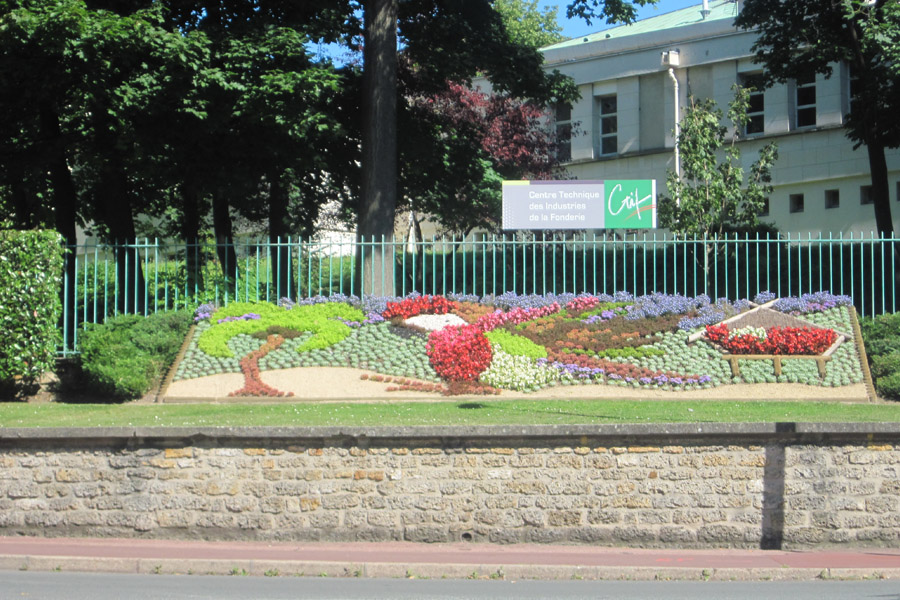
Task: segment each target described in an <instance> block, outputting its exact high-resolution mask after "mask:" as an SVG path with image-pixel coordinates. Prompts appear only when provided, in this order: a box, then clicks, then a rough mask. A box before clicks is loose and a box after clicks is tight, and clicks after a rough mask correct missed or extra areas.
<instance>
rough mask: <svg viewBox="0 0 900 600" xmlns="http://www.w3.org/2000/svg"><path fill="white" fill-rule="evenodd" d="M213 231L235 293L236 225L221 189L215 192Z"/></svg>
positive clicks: (236, 267)
mask: <svg viewBox="0 0 900 600" xmlns="http://www.w3.org/2000/svg"><path fill="white" fill-rule="evenodd" d="M213 233H214V235H215V236H216V254H217V255H218V257H219V264H220V265H221V267H222V276H223V277H224V278H225V285H226V286H227V289H228V290H229V291H230V292H232V293H234V285H235V281H236V280H237V277H236V275H237V270H238V264H237V253H236V252H235V250H234V227H233V224H232V222H231V215H230V214H229V213H228V197H227V196H226V195H225V194H224V193H223V192H222V191H221V190H216V191H215V192H214V193H213Z"/></svg>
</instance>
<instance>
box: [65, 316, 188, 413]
mask: <svg viewBox="0 0 900 600" xmlns="http://www.w3.org/2000/svg"><path fill="white" fill-rule="evenodd" d="M191 320H192V313H191V312H190V311H187V310H180V311H170V312H161V313H156V314H152V315H149V316H147V317H144V316H141V315H119V316H118V317H115V318H112V319H108V320H107V321H106V323H103V324H102V325H91V326H89V327H88V329H87V330H86V331H85V332H84V336H83V337H82V338H81V339H80V340H79V348H80V350H81V355H80V361H81V370H82V373H83V374H84V386H85V390H84V391H86V392H90V393H95V394H98V395H102V396H104V397H106V398H107V399H109V400H132V399H134V398H140V397H141V396H143V395H144V394H146V393H147V392H148V391H149V390H150V388H152V387H153V386H154V385H155V384H156V383H157V382H158V381H159V378H160V377H162V376H163V374H164V373H165V370H166V368H167V367H168V366H169V365H171V364H172V362H173V361H174V360H175V356H176V355H177V354H178V350H179V349H180V348H181V344H182V343H183V342H184V338H185V335H187V331H188V329H189V328H190V325H191Z"/></svg>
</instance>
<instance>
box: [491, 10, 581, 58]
mask: <svg viewBox="0 0 900 600" xmlns="http://www.w3.org/2000/svg"><path fill="white" fill-rule="evenodd" d="M494 10H495V11H497V12H498V13H500V16H501V17H502V18H503V24H504V26H505V27H506V31H507V33H508V34H509V38H510V40H512V41H513V42H514V43H516V44H518V45H520V46H528V47H531V48H542V47H543V46H549V45H550V44H555V43H556V42H560V41H562V40H564V39H565V37H564V36H563V35H562V27H561V26H560V25H559V23H557V21H556V8H555V7H547V8H545V9H544V10H543V12H541V10H540V9H539V8H538V3H537V0H494Z"/></svg>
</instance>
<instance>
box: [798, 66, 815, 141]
mask: <svg viewBox="0 0 900 600" xmlns="http://www.w3.org/2000/svg"><path fill="white" fill-rule="evenodd" d="M796 92H797V97H796V100H797V128H798V129H799V128H801V127H815V126H816V76H815V74H812V75H807V76H805V77H801V78H800V79H798V80H797V82H796Z"/></svg>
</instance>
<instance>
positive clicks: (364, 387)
mask: <svg viewBox="0 0 900 600" xmlns="http://www.w3.org/2000/svg"><path fill="white" fill-rule="evenodd" d="M364 374H367V375H371V374H372V372H371V371H366V370H362V369H350V368H342V367H302V368H292V369H282V370H276V371H265V372H263V374H262V379H263V381H264V382H265V383H267V384H268V385H271V386H273V387H276V388H278V389H280V390H283V391H285V392H293V393H294V396H293V397H290V398H255V399H252V398H229V397H228V394H229V393H230V392H232V391H233V390H235V389H237V388H239V387H240V386H241V384H242V383H243V378H242V377H241V375H240V374H236V373H227V374H220V375H210V376H207V377H200V378H197V379H187V380H182V381H176V382H173V383H172V384H170V385H169V387H168V389H167V390H166V392H165V394H164V396H163V397H162V401H163V402H167V403H179V402H223V403H225V402H247V401H259V402H309V401H314V402H379V403H384V402H410V401H429V402H441V401H446V400H448V399H449V400H453V401H456V402H465V401H478V402H491V401H492V400H508V399H517V398H532V399H535V400H539V399H552V398H573V399H574V398H581V399H584V398H595V399H597V400H603V399H625V400H628V399H633V400H647V401H656V400H734V401H745V400H753V401H778V400H788V401H795V400H796V401H815V402H829V401H833V402H868V398H867V396H866V389H865V386H864V385H863V384H861V383H860V384H852V385H847V386H842V387H837V388H828V389H824V388H821V387H813V386H809V385H804V384H799V383H782V384H779V385H769V384H742V385H723V386H720V387H715V388H708V389H693V390H684V391H677V392H673V391H670V390H663V389H649V388H633V387H627V386H624V385H623V386H617V385H557V386H553V387H546V388H543V389H542V390H540V391H538V392H534V393H526V392H514V391H509V390H504V391H502V392H501V393H500V395H499V396H466V395H462V396H452V397H450V398H447V397H444V396H441V395H439V394H435V393H428V394H426V393H422V392H416V391H389V388H390V387H392V386H391V384H389V383H384V382H376V381H372V380H371V379H366V380H363V379H360V376H361V375H364Z"/></svg>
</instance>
